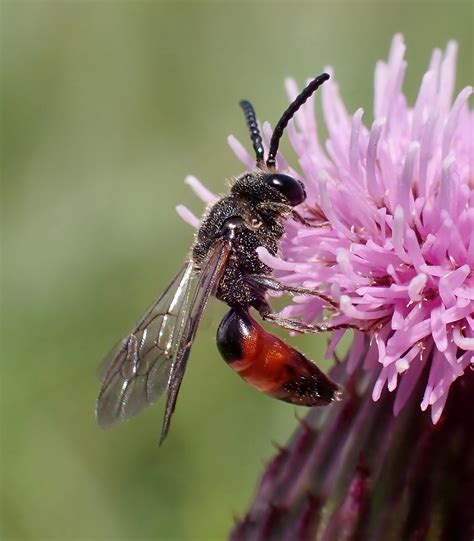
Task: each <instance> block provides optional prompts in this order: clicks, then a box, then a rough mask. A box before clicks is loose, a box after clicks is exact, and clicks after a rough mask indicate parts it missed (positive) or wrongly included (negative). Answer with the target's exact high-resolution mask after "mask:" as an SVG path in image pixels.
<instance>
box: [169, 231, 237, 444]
mask: <svg viewBox="0 0 474 541" xmlns="http://www.w3.org/2000/svg"><path fill="white" fill-rule="evenodd" d="M230 250H231V243H230V241H227V240H224V239H221V240H219V241H217V242H216V243H215V244H214V246H213V248H212V250H211V253H210V255H209V257H208V258H207V260H206V262H205V263H204V264H203V265H202V266H201V270H200V273H199V277H198V280H197V283H196V287H195V289H194V291H193V293H192V295H191V299H190V302H189V313H188V314H187V317H186V320H185V321H184V327H183V331H182V333H181V336H180V338H179V342H178V344H177V349H176V353H175V358H174V362H173V364H172V367H171V371H170V377H169V382H168V397H167V400H166V409H165V416H164V419H163V425H162V428H161V436H160V444H161V443H162V442H163V440H164V439H165V438H166V435H167V434H168V430H169V426H170V422H171V417H172V415H173V412H174V408H175V406H176V400H177V398H178V393H179V388H180V387H181V382H182V381H183V377H184V372H185V371H186V366H187V364H188V359H189V353H190V351H191V346H192V343H193V341H194V337H195V336H196V331H197V328H198V325H199V321H200V319H201V316H202V313H203V311H204V308H205V307H206V304H207V301H208V300H209V297H210V295H211V294H213V293H215V290H216V288H217V286H218V284H219V281H220V279H221V277H222V274H223V272H224V270H225V266H226V263H227V259H228V257H229V254H230Z"/></svg>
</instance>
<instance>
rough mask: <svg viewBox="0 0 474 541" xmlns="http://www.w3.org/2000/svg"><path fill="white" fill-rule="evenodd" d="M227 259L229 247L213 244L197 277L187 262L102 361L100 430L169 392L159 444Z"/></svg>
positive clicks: (99, 400)
mask: <svg viewBox="0 0 474 541" xmlns="http://www.w3.org/2000/svg"><path fill="white" fill-rule="evenodd" d="M229 253H230V244H229V243H227V242H225V241H217V242H216V244H215V245H214V247H213V249H212V250H211V253H210V255H209V257H208V258H207V260H206V262H205V263H204V264H203V265H202V266H201V268H200V270H199V272H198V273H197V276H196V272H195V268H194V265H193V263H192V261H189V262H188V263H186V264H185V265H183V267H182V268H181V269H180V271H179V272H178V274H177V275H176V276H175V278H174V279H173V281H172V282H171V283H170V285H169V286H168V288H167V289H166V290H165V291H164V293H163V294H162V295H161V296H160V297H159V298H158V299H157V300H156V301H155V302H154V303H153V304H152V306H151V307H150V308H149V310H148V311H147V312H146V313H145V315H144V316H143V318H142V319H141V320H140V321H139V322H138V323H137V325H136V326H135V327H134V329H133V330H132V332H131V333H130V334H129V335H128V336H126V337H125V338H124V339H123V340H122V341H121V342H120V344H118V346H116V347H115V348H114V349H113V350H112V352H111V353H110V354H109V355H108V356H107V358H106V359H105V361H104V364H105V370H104V376H103V379H102V387H101V390H100V393H99V397H98V399H97V409H96V416H97V422H98V423H99V425H100V426H102V427H103V428H109V427H111V426H112V425H114V424H116V423H118V422H121V421H125V420H127V419H129V418H130V417H132V416H133V415H136V414H137V413H139V412H140V411H141V410H142V409H144V408H146V407H147V406H149V405H151V404H153V403H154V402H156V401H157V400H158V399H159V397H160V396H161V395H162V394H163V392H164V391H165V389H166V388H168V400H167V404H166V413H165V418H164V421H163V429H162V435H161V440H160V441H163V439H164V437H165V436H166V434H167V432H168V428H169V423H170V419H171V415H172V413H173V410H174V406H175V403H176V398H177V395H178V391H179V386H180V385H181V380H182V378H183V376H184V371H185V369H186V364H187V360H188V357H189V351H190V349H191V345H192V342H193V340H194V336H195V334H196V330H197V326H198V323H199V321H200V318H201V315H202V312H203V310H204V308H205V306H206V304H207V301H208V299H209V296H210V295H211V294H212V293H213V292H214V290H215V288H216V286H217V284H218V282H219V280H220V278H221V276H222V272H223V270H224V268H225V263H226V261H227V257H228V255H229ZM193 278H194V279H193Z"/></svg>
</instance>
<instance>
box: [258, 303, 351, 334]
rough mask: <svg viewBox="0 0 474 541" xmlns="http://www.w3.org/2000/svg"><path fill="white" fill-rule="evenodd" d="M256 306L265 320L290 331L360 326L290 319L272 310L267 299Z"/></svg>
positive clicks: (308, 331)
mask: <svg viewBox="0 0 474 541" xmlns="http://www.w3.org/2000/svg"><path fill="white" fill-rule="evenodd" d="M254 307H255V308H256V309H257V310H258V313H259V314H260V317H261V318H262V319H263V321H268V322H270V323H274V324H275V325H278V326H279V327H282V328H283V329H286V330H288V331H295V332H300V333H320V332H328V331H337V330H339V329H354V328H358V327H355V326H354V325H349V324H348V323H343V324H341V325H326V324H324V323H322V324H320V325H312V324H311V323H304V322H303V321H298V320H296V319H290V318H286V317H282V316H280V315H279V314H275V313H274V312H272V309H271V308H270V306H269V304H267V303H266V302H265V301H263V300H262V301H260V302H259V303H258V304H255V305H254Z"/></svg>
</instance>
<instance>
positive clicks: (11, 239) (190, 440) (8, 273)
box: [1, 0, 474, 541]
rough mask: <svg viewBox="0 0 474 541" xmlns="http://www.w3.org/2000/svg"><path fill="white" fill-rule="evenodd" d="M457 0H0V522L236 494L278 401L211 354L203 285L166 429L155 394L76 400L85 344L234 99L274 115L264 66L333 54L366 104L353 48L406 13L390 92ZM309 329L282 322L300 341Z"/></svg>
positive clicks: (168, 272)
mask: <svg viewBox="0 0 474 541" xmlns="http://www.w3.org/2000/svg"><path fill="white" fill-rule="evenodd" d="M472 9H473V8H472V4H471V3H470V2H465V3H464V2H461V3H460V2H448V1H447V2H429V1H427V2H409V1H406V2H401V3H395V2H357V1H351V2H339V1H334V2H332V3H331V2H327V3H321V2H308V3H299V2H282V3H279V2H278V3H277V2H270V1H268V2H258V3H256V2H246V3H243V2H212V3H211V2H139V1H137V2H133V1H129V2H115V1H112V0H110V1H107V0H104V1H100V2H99V1H83V2H79V1H76V2H66V1H64V2H59V1H58V2H48V1H43V2H42V1H38V2H20V1H15V2H13V1H12V2H6V1H3V2H2V4H1V19H2V20H1V24H2V28H1V41H2V43H1V45H2V48H1V68H2V73H1V76H2V82H1V94H2V119H1V134H2V187H3V190H2V220H3V227H2V279H3V282H2V356H1V359H2V375H1V378H2V394H1V400H2V403H1V437H2V441H1V445H2V453H1V474H2V479H1V486H2V512H1V522H2V531H1V538H2V539H9V540H13V539H15V540H27V539H31V540H66V539H74V540H105V539H108V540H115V539H130V540H132V539H141V540H144V539H147V540H148V539H150V540H151V539H153V540H158V541H161V540H163V541H214V540H220V539H224V538H225V537H226V535H227V532H228V531H229V529H230V528H231V525H232V524H233V517H234V516H235V515H239V514H241V513H243V512H244V510H245V507H246V504H247V503H248V502H249V500H250V497H251V495H252V492H253V490H254V487H255V484H256V481H257V479H258V476H259V472H260V471H261V470H262V465H263V463H264V462H265V460H267V459H268V458H269V457H270V456H271V454H272V452H273V447H272V445H273V443H272V442H277V443H284V442H285V440H286V439H287V438H288V436H289V434H290V433H291V431H292V429H293V428H294V426H295V424H296V422H297V421H296V418H295V413H299V414H302V413H303V412H301V411H300V412H296V408H294V407H292V406H289V405H286V404H283V403H279V402H277V401H272V400H270V399H269V398H267V397H265V396H263V395H260V394H258V393H257V392H255V391H253V390H252V389H250V388H248V387H246V386H245V385H244V384H243V383H242V382H241V381H240V379H239V378H237V377H236V376H235V375H234V374H233V373H232V372H231V371H230V370H229V369H228V367H226V365H225V363H224V362H223V361H222V360H221V359H220V357H219V356H218V354H217V351H216V348H215V345H214V343H213V342H214V333H215V329H216V326H217V324H218V321H219V318H220V316H222V314H223V312H224V308H223V307H222V306H218V303H212V305H211V306H210V307H209V309H208V312H207V315H206V317H205V321H204V323H203V325H202V329H201V331H200V333H199V336H198V339H197V341H196V344H195V348H194V350H193V354H192V362H191V363H190V365H189V369H188V373H187V375H186V379H185V382H184V384H183V387H182V390H181V395H180V400H179V403H178V408H177V412H176V414H175V417H174V420H173V425H172V429H171V433H170V436H169V438H168V440H167V441H166V443H165V445H164V446H163V447H162V448H160V449H159V448H158V445H157V444H158V435H159V430H160V424H161V415H162V404H160V405H157V406H156V407H154V408H152V409H151V410H149V411H147V412H146V413H143V414H142V415H140V416H139V417H137V418H136V419H135V420H133V421H132V422H130V423H127V424H125V425H123V426H121V427H119V428H116V429H114V430H112V431H110V432H103V431H101V430H100V429H99V428H98V427H97V426H96V424H95V420H94V402H95V397H96V394H97V391H98V381H97V380H96V369H97V366H98V365H99V363H100V360H101V358H102V357H103V355H104V354H105V353H106V352H107V350H108V349H109V348H110V347H111V345H112V344H113V343H115V342H116V341H117V339H118V338H119V337H120V336H122V335H123V334H125V333H126V331H127V330H128V329H129V328H130V327H131V325H132V324H133V323H134V320H135V319H137V318H138V317H139V316H140V315H141V312H143V310H144V309H145V308H146V307H147V305H148V304H149V303H150V301H151V299H152V298H154V297H155V296H156V295H157V294H158V293H159V292H160V290H161V289H162V288H163V287H164V286H165V285H166V284H167V282H168V281H169V280H170V278H171V277H172V276H173V274H174V272H175V270H176V269H177V267H178V266H179V265H180V263H181V262H182V261H183V258H184V257H185V256H186V253H187V250H188V248H189V246H190V243H191V241H192V231H191V230H190V228H189V226H188V225H186V224H184V223H183V222H182V221H181V220H180V219H179V217H178V216H177V215H176V213H175V210H174V209H175V206H176V205H177V204H179V203H186V204H188V205H189V206H190V207H191V208H192V209H193V210H194V211H195V212H197V213H199V212H200V211H201V208H202V207H201V204H200V203H199V202H198V201H197V200H196V199H195V197H194V196H193V195H192V193H191V192H190V190H189V189H188V188H187V187H185V186H184V184H183V179H184V177H185V175H187V174H189V173H194V174H196V175H197V176H199V177H200V178H201V179H202V180H204V181H205V182H206V184H207V185H208V186H209V187H210V188H211V189H213V190H214V191H221V190H224V186H225V178H226V177H229V176H231V175H232V174H236V173H238V172H239V171H240V170H241V165H240V164H239V163H238V162H237V160H236V159H235V157H234V156H233V155H232V153H231V152H230V150H229V149H228V147H227V144H226V136H227V135H228V134H229V133H234V134H235V135H237V136H238V137H239V138H240V139H241V140H243V141H245V143H246V144H247V133H246V130H245V125H244V122H243V118H242V115H241V112H240V109H239V108H238V107H237V102H238V100H239V99H240V98H242V97H247V98H249V99H251V100H252V101H253V102H254V104H255V105H256V108H257V112H258V114H259V116H260V118H262V119H270V120H271V121H272V122H273V123H274V122H275V120H276V119H277V117H278V116H279V114H280V113H281V112H282V110H283V108H284V107H285V105H286V97H285V93H284V90H283V79H284V78H285V77H286V76H288V75H292V76H295V77H296V78H297V80H298V82H299V83H300V84H301V83H303V82H304V80H305V79H306V78H307V77H310V76H312V75H315V74H317V73H319V72H321V71H322V69H323V67H324V66H326V65H332V66H334V67H335V72H336V77H337V79H338V81H339V84H340V87H341V90H342V94H343V97H344V98H345V100H346V103H347V106H348V109H349V110H353V111H354V110H355V109H356V108H357V107H359V106H363V107H364V108H365V109H366V111H367V116H366V120H367V121H368V122H371V100H372V85H373V68H374V64H375V62H376V60H377V59H379V58H385V57H386V55H387V52H388V48H389V44H390V40H391V37H392V35H393V34H394V33H395V32H398V31H400V32H402V33H403V34H404V35H405V38H406V42H407V46H408V52H407V58H408V62H409V67H408V73H407V80H406V84H405V88H406V91H407V94H408V96H409V97H410V99H411V100H413V99H414V97H415V95H416V88H417V85H418V83H419V81H420V76H421V74H422V72H423V70H424V69H425V67H426V65H427V62H428V58H429V55H430V52H431V49H432V48H433V47H435V46H439V47H444V46H445V44H446V42H447V40H448V39H450V38H455V39H456V40H458V42H459V44H460V51H459V68H458V74H459V77H458V81H457V88H458V89H459V88H461V87H462V86H464V85H465V84H468V83H469V82H471V83H472V78H473V59H472V54H473V53H472V51H473V50H474V49H473V11H472ZM325 341H326V337H324V336H321V337H310V338H304V339H303V338H297V339H293V340H292V342H293V343H294V344H297V345H298V347H300V348H301V349H302V350H304V351H306V352H308V353H309V354H310V356H312V357H313V358H314V359H319V358H320V357H321V355H322V351H323V348H324V344H325Z"/></svg>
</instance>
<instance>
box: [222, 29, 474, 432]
mask: <svg viewBox="0 0 474 541" xmlns="http://www.w3.org/2000/svg"><path fill="white" fill-rule="evenodd" d="M404 52H405V45H404V43H403V40H402V37H401V36H399V35H397V36H395V38H394V39H393V42H392V47H391V50H390V54H389V59H388V62H387V63H385V62H382V61H381V62H379V63H378V64H377V67H376V72H375V98H374V111H373V114H374V121H373V122H372V125H371V127H370V128H369V127H366V126H365V124H364V122H363V119H364V111H363V110H362V109H358V110H357V111H356V112H355V113H354V114H352V115H351V114H349V113H348V112H347V111H346V108H345V106H344V104H343V102H342V100H341V98H340V95H339V91H338V88H337V85H336V83H335V82H334V80H333V79H331V80H329V81H328V82H327V83H326V85H324V86H323V87H322V102H323V113H324V120H325V124H326V127H327V130H328V134H329V137H328V139H327V141H326V143H325V144H324V145H322V144H321V142H320V141H319V138H318V133H317V129H316V123H315V120H314V111H313V108H312V105H311V103H307V104H305V105H304V106H303V107H302V108H301V109H300V111H299V112H298V113H297V114H296V116H295V124H296V126H290V127H289V129H288V134H289V138H290V141H291V144H292V147H293V149H294V150H295V152H296V154H297V157H298V161H299V164H300V167H301V170H302V172H303V178H304V181H305V185H306V190H307V193H308V199H307V201H306V202H305V206H304V210H303V213H304V215H305V216H306V218H307V219H311V218H312V217H313V218H315V219H319V220H320V221H323V222H326V224H324V225H323V226H322V227H319V228H308V227H305V226H304V225H301V224H299V223H296V222H288V223H287V227H286V238H285V240H284V242H283V244H282V249H281V257H279V258H275V257H273V256H271V255H270V254H269V253H268V252H266V251H265V250H263V249H261V258H262V260H263V261H264V262H265V263H267V264H268V265H270V266H271V267H273V268H274V269H275V272H276V274H277V276H278V277H279V279H280V280H281V281H283V282H284V283H287V284H291V285H295V284H298V285H305V286H306V287H312V288H317V289H320V290H322V291H325V292H326V293H328V294H329V295H331V296H332V298H333V299H334V300H335V301H336V302H337V303H338V304H339V306H340V310H339V311H338V312H336V313H334V312H333V313H331V314H330V315H329V317H330V322H331V323H332V324H341V323H348V324H351V325H354V326H357V327H359V328H361V329H367V330H369V331H370V333H371V334H372V337H373V342H372V346H371V348H370V350H369V354H368V356H366V357H365V359H362V357H361V355H360V353H361V348H363V347H364V346H363V344H364V337H363V334H362V333H356V336H355V339H354V343H353V346H352V348H351V354H350V359H349V362H348V365H347V368H348V370H349V372H353V371H354V370H355V369H356V368H357V367H358V364H359V363H360V362H363V365H364V368H366V369H369V370H376V371H377V372H378V377H377V379H376V382H375V385H374V388H373V392H372V396H373V399H374V400H378V399H379V398H380V395H381V392H382V389H383V388H384V387H385V386H387V387H388V388H389V390H390V391H393V390H395V389H396V388H397V396H396V400H395V402H394V410H395V413H398V412H399V411H400V410H401V409H402V407H403V405H404V404H405V402H406V400H407V399H408V397H409V396H410V394H411V392H412V390H413V388H414V386H415V384H416V382H417V380H418V378H419V376H420V374H421V373H422V372H423V368H424V366H425V365H426V364H427V363H429V364H430V369H429V377H428V380H427V383H426V388H425V392H424V394H423V397H422V400H421V408H422V409H423V410H425V409H427V408H428V407H429V406H431V417H432V420H433V422H434V423H436V422H437V421H438V420H439V418H440V415H441V413H442V411H443V408H444V405H445V402H446V399H447V396H448V391H449V388H450V386H451V384H452V382H453V381H454V380H455V379H456V378H458V377H459V376H461V375H462V374H463V373H464V371H465V370H466V369H467V367H468V366H469V365H470V364H472V363H473V358H474V233H473V232H474V167H473V162H474V114H473V112H472V111H470V110H469V109H468V106H467V100H468V98H469V96H470V95H471V93H472V88H471V87H466V88H464V89H463V90H462V91H461V92H460V93H459V94H458V95H457V97H456V98H455V99H454V102H453V88H454V79H455V61H456V44H455V43H454V42H450V43H449V44H448V47H447V50H446V52H445V54H444V55H443V54H442V53H441V51H439V50H435V51H434V53H433V55H432V58H431V62H430V65H429V69H428V71H427V72H426V73H425V75H424V76H423V79H422V82H421V86H420V90H419V93H418V97H417V99H416V102H415V106H414V107H410V106H409V105H408V104H407V100H406V98H405V96H404V94H403V92H402V83H403V78H404V74H405V68H406V62H405V60H404ZM327 71H329V72H331V71H332V70H331V69H329V70H327ZM287 90H288V95H289V98H290V99H293V98H294V97H295V96H296V94H297V88H296V84H295V83H294V81H292V80H288V81H287ZM265 132H266V133H267V136H268V133H269V132H270V129H269V126H267V127H266V130H265ZM231 145H232V147H233V148H234V150H235V151H236V154H237V155H238V156H239V157H240V158H241V159H242V160H243V161H244V163H245V164H246V165H249V157H248V156H247V155H245V154H244V153H243V151H242V148H241V147H240V146H239V145H237V144H236V143H235V140H233V139H231ZM279 163H280V164H281V165H283V166H284V167H287V168H288V169H289V170H290V171H291V173H292V174H293V175H295V176H297V175H298V173H296V172H295V171H294V170H292V169H291V168H289V167H288V165H287V162H286V161H285V160H283V159H282V158H281V157H280V160H279ZM324 308H325V307H324V306H323V303H322V302H321V301H320V300H318V299H316V298H314V297H296V298H295V299H294V304H293V305H291V306H289V307H287V308H286V309H285V310H284V312H285V315H287V316H292V317H295V316H301V317H303V318H304V319H305V320H307V321H312V320H314V319H320V318H322V317H323V310H324ZM326 317H327V316H326ZM344 332H345V331H343V330H341V331H337V332H335V333H334V335H333V338H332V342H331V344H330V347H329V351H328V353H329V354H331V353H332V352H333V350H334V347H335V346H336V344H337V342H338V341H339V340H340V338H341V336H342V335H343V333H344ZM361 359H362V360H361Z"/></svg>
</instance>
